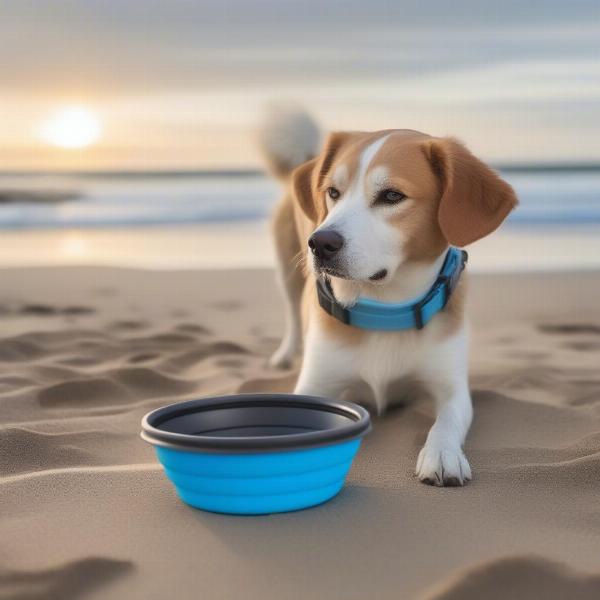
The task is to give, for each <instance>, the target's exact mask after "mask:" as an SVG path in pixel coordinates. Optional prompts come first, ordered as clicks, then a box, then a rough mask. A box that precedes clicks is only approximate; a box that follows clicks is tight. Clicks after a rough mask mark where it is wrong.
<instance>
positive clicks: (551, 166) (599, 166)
mask: <svg viewBox="0 0 600 600" xmlns="http://www.w3.org/2000/svg"><path fill="white" fill-rule="evenodd" d="M491 166H492V167H493V168H494V169H496V170H498V171H504V172H514V173H519V172H535V171H538V172H540V171H541V172H544V171H547V172H551V171H554V172H561V171H575V172H586V171H600V162H587V161H585V162H522V163H498V164H493V163H492V164H491ZM266 174H267V172H266V171H265V170H264V169H257V168H224V169H210V168H209V169H202V168H197V169H175V168H165V169H152V170H148V169H81V170H74V169H6V170H3V169H0V177H11V176H14V177H19V176H30V177H46V176H51V175H62V176H73V177H112V178H119V177H122V178H135V177H156V178H159V177H219V176H221V177H259V176H262V175H266Z"/></svg>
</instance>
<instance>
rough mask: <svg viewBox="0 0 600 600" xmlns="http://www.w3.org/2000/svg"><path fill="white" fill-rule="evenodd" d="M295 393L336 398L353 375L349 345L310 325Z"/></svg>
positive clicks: (353, 378)
mask: <svg viewBox="0 0 600 600" xmlns="http://www.w3.org/2000/svg"><path fill="white" fill-rule="evenodd" d="M305 346H306V348H305V351H304V359H303V361H302V369H301V371H300V375H299V377H298V382H297V383H296V388H295V389H294V393H295V394H306V395H308V396H327V397H329V398H338V397H339V396H340V394H341V393H342V392H344V391H345V390H346V389H347V388H348V386H349V385H350V384H351V383H352V381H354V380H355V379H356V371H355V369H354V356H353V353H352V351H351V350H349V349H348V348H343V347H340V345H339V344H337V343H335V342H333V341H332V340H330V339H328V338H326V337H324V336H323V335H322V334H321V332H320V331H318V330H317V329H316V328H309V330H308V334H307V336H306V341H305Z"/></svg>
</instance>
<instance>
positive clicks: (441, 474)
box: [416, 328, 473, 486]
mask: <svg viewBox="0 0 600 600" xmlns="http://www.w3.org/2000/svg"><path fill="white" fill-rule="evenodd" d="M426 360H427V364H426V365H423V367H422V368H421V370H420V373H419V375H420V378H422V380H423V382H424V383H425V386H426V387H427V389H428V391H429V392H430V393H431V395H432V396H433V399H434V401H435V408H436V419H435V423H434V424H433V427H432V428H431V429H430V431H429V434H428V435H427V441H426V442H425V446H423V448H422V450H421V452H420V453H419V458H418V460H417V468H416V474H417V476H418V477H419V479H420V480H421V481H423V482H424V483H428V484H431V485H437V486H444V485H446V486H459V485H464V484H465V483H466V481H467V480H469V479H471V467H470V466H469V463H468V461H467V459H466V457H465V455H464V452H463V449H462V445H463V443H464V441H465V437H466V435H467V432H468V430H469V426H470V425H471V419H472V416H473V408H472V405H471V395H470V393H469V382H468V341H467V332H466V329H464V328H463V329H461V330H460V331H459V332H458V333H457V334H456V335H455V336H453V337H452V338H450V339H448V340H447V341H446V342H444V343H442V344H440V345H439V346H438V347H436V348H435V349H434V350H433V352H432V353H431V354H429V355H428V357H427V359H426Z"/></svg>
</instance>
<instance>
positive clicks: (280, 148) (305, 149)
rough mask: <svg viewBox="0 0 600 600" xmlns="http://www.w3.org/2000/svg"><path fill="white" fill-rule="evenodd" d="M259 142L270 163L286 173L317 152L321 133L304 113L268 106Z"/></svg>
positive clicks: (293, 109) (297, 109)
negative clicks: (281, 168)
mask: <svg viewBox="0 0 600 600" xmlns="http://www.w3.org/2000/svg"><path fill="white" fill-rule="evenodd" d="M258 142H259V146H260V148H261V150H262V152H263V154H264V155H265V156H266V158H267V160H268V161H269V162H270V163H271V164H274V165H279V167H283V168H284V169H285V170H286V171H288V172H289V171H292V170H293V169H294V168H296V167H297V166H299V165H301V164H302V163H303V162H305V161H307V160H309V159H311V158H312V157H313V156H315V155H316V154H317V153H318V151H319V146H320V144H321V132H320V130H319V126H318V125H317V124H316V122H315V121H314V120H313V118H312V117H311V116H310V115H309V114H308V113H306V112H304V111H303V110H301V109H299V108H290V107H287V108H283V107H271V108H270V109H269V110H268V114H267V115H266V117H265V119H264V121H263V124H262V126H261V127H260V129H259V131H258Z"/></svg>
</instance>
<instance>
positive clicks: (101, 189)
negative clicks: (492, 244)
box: [0, 167, 600, 232]
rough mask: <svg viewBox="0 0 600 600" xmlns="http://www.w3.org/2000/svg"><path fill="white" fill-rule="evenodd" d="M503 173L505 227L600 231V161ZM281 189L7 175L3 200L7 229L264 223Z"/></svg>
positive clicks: (246, 175) (204, 181) (1, 184)
mask: <svg viewBox="0 0 600 600" xmlns="http://www.w3.org/2000/svg"><path fill="white" fill-rule="evenodd" d="M502 174H503V176H504V177H505V178H506V179H507V180H508V181H509V182H510V183H511V184H512V185H513V186H514V188H515V189H516V191H517V194H518V196H519V199H520V205H519V207H518V208H517V210H515V211H514V213H513V214H512V215H511V216H510V218H509V220H508V222H507V225H506V227H509V228H511V227H515V228H518V227H523V226H527V227H528V228H536V227H541V226H544V227H547V226H552V227H553V228H554V227H559V228H560V227H567V226H568V227H569V228H573V227H574V226H575V227H576V226H578V225H583V226H586V227H587V228H589V226H590V225H598V227H599V232H600V167H599V168H597V169H595V168H592V167H588V168H583V167H581V168H577V167H574V168H560V169H558V168H557V169H549V168H545V169H544V168H539V169H507V170H505V171H502ZM279 192H280V190H279V186H278V184H277V183H276V182H274V181H272V180H271V179H269V178H268V177H266V176H264V175H263V174H261V173H254V172H219V173H216V172H213V173H211V172H204V173H203V172H197V173H189V172H185V173H106V174H93V173H82V174H42V173H39V174H35V173H30V174H0V201H2V200H3V199H4V200H6V199H7V197H9V196H12V197H13V199H14V196H15V195H18V199H19V201H13V202H6V201H4V202H0V228H3V229H13V230H14V229H54V228H78V229H81V228H102V227H110V228H115V227H136V226H149V225H156V226H160V225H171V226H172V225H179V224H199V223H228V222H252V221H261V220H264V219H265V218H266V217H267V216H268V215H269V213H270V212H271V210H272V208H273V206H274V204H275V202H276V201H277V198H278V195H279ZM50 197H52V198H53V201H48V199H49V198H50ZM62 197H64V198H66V199H65V200H63V201H56V198H62ZM34 198H37V201H34Z"/></svg>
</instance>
